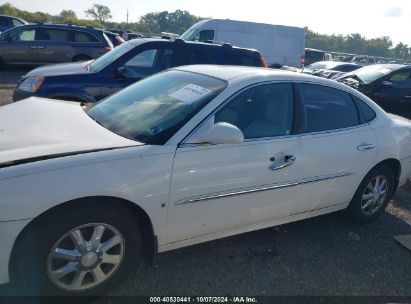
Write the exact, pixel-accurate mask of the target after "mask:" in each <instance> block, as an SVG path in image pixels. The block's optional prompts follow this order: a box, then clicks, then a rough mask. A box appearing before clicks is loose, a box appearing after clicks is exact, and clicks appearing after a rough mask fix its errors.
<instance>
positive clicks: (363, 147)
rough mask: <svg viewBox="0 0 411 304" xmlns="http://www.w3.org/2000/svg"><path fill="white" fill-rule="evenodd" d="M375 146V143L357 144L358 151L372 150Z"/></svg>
mask: <svg viewBox="0 0 411 304" xmlns="http://www.w3.org/2000/svg"><path fill="white" fill-rule="evenodd" d="M374 148H375V145H373V144H363V145H359V146H357V150H358V151H365V150H371V149H374Z"/></svg>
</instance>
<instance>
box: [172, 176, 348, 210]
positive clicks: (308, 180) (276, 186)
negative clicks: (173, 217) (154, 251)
mask: <svg viewBox="0 0 411 304" xmlns="http://www.w3.org/2000/svg"><path fill="white" fill-rule="evenodd" d="M353 174H355V173H353V172H340V173H335V174H328V175H320V176H314V177H308V178H304V179H300V180H296V181H290V182H285V183H277V184H273V185H262V186H259V187H253V188H247V189H244V188H243V189H238V190H233V191H231V192H224V193H221V192H220V193H215V194H210V195H205V196H197V197H192V198H189V199H184V200H180V201H177V202H175V204H176V205H184V204H191V203H196V202H201V201H206V200H210V199H218V198H223V197H228V196H235V195H243V194H249V193H254V192H260V191H267V190H275V189H280V188H285V187H293V186H298V185H303V184H308V183H313V182H318V181H323V180H327V179H333V178H339V177H344V176H349V175H353Z"/></svg>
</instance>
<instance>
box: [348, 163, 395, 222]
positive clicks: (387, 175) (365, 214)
mask: <svg viewBox="0 0 411 304" xmlns="http://www.w3.org/2000/svg"><path fill="white" fill-rule="evenodd" d="M378 177H379V184H380V194H379V196H376V195H375V188H374V187H373V186H375V182H376V181H377V178H378ZM383 180H384V181H385V185H386V186H385V192H384V191H383V188H384V187H383V186H381V184H383V183H382V181H383ZM394 181H395V179H394V174H393V172H392V170H391V169H390V168H388V167H386V166H378V167H376V168H374V169H372V170H371V171H370V172H369V173H368V174H367V175H366V176H365V177H364V179H363V180H362V182H361V184H360V186H359V187H358V189H357V191H356V192H355V194H354V197H353V199H352V200H351V202H350V204H349V205H348V207H347V209H346V214H347V215H348V217H349V218H350V219H352V220H354V221H356V222H359V223H369V222H371V221H374V220H376V219H377V218H378V217H379V216H380V215H381V214H382V213H383V212H384V210H385V208H386V207H387V205H388V203H389V201H390V199H391V198H392V196H393V194H394V188H395V182H394ZM383 193H384V194H383Z"/></svg>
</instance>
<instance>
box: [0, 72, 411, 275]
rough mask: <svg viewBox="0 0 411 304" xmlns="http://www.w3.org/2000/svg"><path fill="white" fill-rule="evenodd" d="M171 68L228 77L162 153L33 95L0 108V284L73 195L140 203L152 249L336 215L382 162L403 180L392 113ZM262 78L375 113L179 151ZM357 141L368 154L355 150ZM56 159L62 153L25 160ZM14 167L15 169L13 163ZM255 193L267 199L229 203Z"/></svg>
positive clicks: (273, 76)
mask: <svg viewBox="0 0 411 304" xmlns="http://www.w3.org/2000/svg"><path fill="white" fill-rule="evenodd" d="M179 70H184V71H188V72H190V71H191V72H196V73H202V74H206V75H210V76H212V77H218V78H221V79H225V80H226V81H227V82H228V86H227V88H226V89H225V90H224V91H223V92H222V93H221V94H220V95H218V96H217V97H216V98H215V99H213V100H212V101H211V102H210V103H209V104H208V105H207V106H205V107H204V108H203V109H202V110H201V111H200V112H199V113H197V115H195V116H194V117H193V118H192V119H191V120H190V121H188V122H187V123H186V124H185V125H184V126H183V127H182V128H181V129H180V130H179V131H177V132H176V133H175V134H174V135H173V136H172V137H171V138H170V140H168V142H167V143H166V144H164V145H157V146H154V145H144V144H141V143H138V142H134V141H131V140H128V139H125V138H122V137H120V136H118V135H116V134H114V133H111V132H109V131H107V130H106V129H104V128H103V127H102V126H100V125H98V124H97V123H95V122H94V121H93V120H92V119H91V118H89V117H88V116H87V114H85V113H84V111H83V110H82V109H81V108H80V107H79V106H78V105H73V104H68V103H67V102H59V101H51V100H47V99H39V98H36V99H30V100H25V101H22V102H19V103H16V104H12V105H7V106H4V107H2V108H0V130H1V131H0V143H1V145H0V228H1V229H0V231H2V233H0V243H1V244H2V246H0V257H1V258H0V269H1V271H0V283H4V282H7V281H8V280H9V274H8V263H9V257H10V253H11V250H12V247H13V244H14V242H15V239H16V238H17V237H18V235H19V233H20V232H21V231H22V229H23V228H24V227H27V225H29V224H30V221H31V219H34V218H36V217H37V216H39V215H40V214H42V213H44V212H47V210H49V209H50V208H53V207H55V206H58V205H59V204H62V203H64V202H68V201H71V200H74V199H78V198H83V197H89V196H111V197H116V198H121V199H125V200H128V201H130V202H132V203H135V204H137V205H138V206H139V207H141V208H142V209H143V210H144V211H145V212H146V213H147V215H148V216H149V218H150V219H151V221H152V225H153V229H154V233H155V235H156V236H157V238H158V246H159V247H158V250H159V251H160V252H161V251H166V250H171V249H175V248H179V247H183V246H188V245H192V244H196V243H200V242H204V241H208V240H212V239H216V238H220V237H225V236H229V235H233V234H237V233H242V232H246V231H251V230H255V229H261V228H265V227H269V226H273V225H278V224H283V223H287V222H291V221H295V220H299V219H303V218H308V217H312V216H317V215H320V214H325V213H328V212H333V211H337V210H341V209H344V208H345V207H346V206H347V205H348V203H349V201H350V200H351V198H352V196H353V194H354V192H355V191H356V189H357V187H358V185H359V183H360V182H361V180H362V179H363V178H364V176H365V175H366V174H367V172H368V171H369V170H370V169H371V168H372V167H373V166H374V165H376V164H378V163H379V162H381V161H383V160H385V159H389V158H393V159H397V160H399V161H400V163H401V176H400V181H399V184H400V185H402V184H404V183H405V182H406V180H407V178H408V176H409V175H410V173H411V124H410V123H409V122H407V121H404V120H399V119H393V118H391V117H389V116H388V115H387V114H386V113H385V112H384V111H383V110H382V109H381V108H379V107H378V106H377V105H376V104H375V103H373V102H372V101H370V100H369V99H367V98H366V97H364V96H363V95H361V94H360V93H358V92H356V91H355V90H353V89H351V88H349V87H347V86H345V85H342V84H339V83H336V82H333V81H329V80H326V79H320V78H315V77H311V76H306V75H301V74H296V73H288V72H278V71H272V70H268V69H267V70H265V69H257V68H245V67H218V66H189V67H182V68H179ZM267 81H270V82H282V81H286V82H296V81H297V82H309V83H316V84H322V85H325V86H331V87H334V88H338V89H341V90H344V91H347V92H349V93H351V94H353V95H356V96H358V97H359V98H361V99H363V100H365V102H367V103H368V104H369V106H371V107H372V108H373V109H374V111H375V112H376V113H377V117H376V118H375V119H374V120H373V121H372V122H371V123H368V124H364V125H361V126H357V127H352V128H347V129H342V130H334V131H332V132H317V133H313V134H300V135H290V136H283V137H278V138H272V139H269V140H250V141H245V142H244V143H241V144H224V145H214V146H213V145H206V146H199V145H196V146H193V145H190V144H187V143H189V141H190V137H191V136H195V134H196V132H197V129H196V128H197V126H199V125H200V128H201V124H202V122H203V121H204V120H205V119H206V118H207V117H208V116H209V115H210V113H212V112H213V111H214V110H215V109H216V108H217V107H218V106H220V105H221V104H222V103H223V102H224V101H225V100H227V99H228V98H230V96H232V95H233V94H235V93H236V92H238V91H239V90H241V89H242V88H244V87H248V86H250V85H253V84H255V83H261V82H267ZM33 113H34V114H35V115H30V114H33ZM25 130H26V132H27V133H26V132H25ZM193 130H194V131H193ZM2 132H4V134H6V135H3V133H2ZM43 132H44V134H43ZM29 134H30V136H28V135H29ZM19 138H24V139H25V140H26V141H23V142H21V141H20V140H19ZM180 143H181V144H180ZM364 143H367V144H375V145H376V149H374V150H367V151H358V150H357V146H358V145H361V144H364ZM110 148H114V149H110ZM100 149H101V151H95V150H100ZM78 151H81V152H84V151H86V152H88V153H76V152H78ZM64 153H68V154H69V155H67V156H64V157H63V156H61V157H53V158H51V159H46V160H41V161H34V162H30V161H24V160H27V159H30V158H33V157H41V156H47V155H50V154H64ZM286 153H292V154H293V155H294V156H295V157H296V159H297V160H296V163H295V164H294V165H292V166H289V167H287V168H284V169H282V170H278V171H272V170H270V169H269V166H270V162H269V161H268V159H269V158H270V157H271V156H276V157H278V158H281V156H283V155H285V154H286ZM13 155H14V157H13ZM19 160H20V161H23V163H18V162H17V163H16V164H14V165H13V161H19ZM2 165H3V167H1V166H2ZM314 181H316V182H314ZM264 187H265V188H267V189H265V190H266V191H255V192H250V193H249V194H247V195H238V196H233V195H231V194H234V193H237V194H238V193H239V192H240V193H241V191H248V190H255V189H259V190H262V189H263V188H264ZM215 196H221V197H219V198H217V197H215ZM273 197H274V198H275V200H274V202H273ZM205 199H207V200H205ZM4 231H7V233H4Z"/></svg>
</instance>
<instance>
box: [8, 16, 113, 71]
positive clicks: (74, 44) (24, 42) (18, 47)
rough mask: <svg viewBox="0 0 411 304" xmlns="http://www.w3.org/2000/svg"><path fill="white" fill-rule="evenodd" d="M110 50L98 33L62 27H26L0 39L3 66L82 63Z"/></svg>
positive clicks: (9, 32) (42, 25) (70, 26)
mask: <svg viewBox="0 0 411 304" xmlns="http://www.w3.org/2000/svg"><path fill="white" fill-rule="evenodd" d="M112 48H113V45H112V43H111V42H110V40H109V39H108V38H107V36H106V35H105V34H104V32H103V31H102V30H99V29H95V28H92V27H85V26H75V25H63V24H42V23H37V24H29V25H22V26H19V27H17V28H13V29H10V30H8V31H6V32H4V33H2V34H1V35H0V61H1V62H2V63H4V64H33V65H41V64H47V63H59V62H70V61H85V60H90V59H94V58H97V57H99V56H100V55H102V54H104V53H107V52H108V51H110V50H111V49H112Z"/></svg>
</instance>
